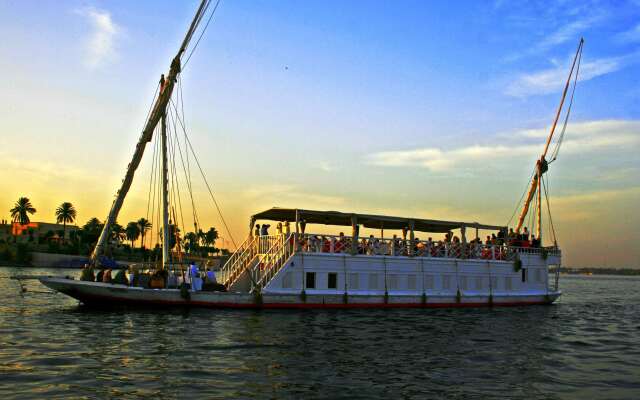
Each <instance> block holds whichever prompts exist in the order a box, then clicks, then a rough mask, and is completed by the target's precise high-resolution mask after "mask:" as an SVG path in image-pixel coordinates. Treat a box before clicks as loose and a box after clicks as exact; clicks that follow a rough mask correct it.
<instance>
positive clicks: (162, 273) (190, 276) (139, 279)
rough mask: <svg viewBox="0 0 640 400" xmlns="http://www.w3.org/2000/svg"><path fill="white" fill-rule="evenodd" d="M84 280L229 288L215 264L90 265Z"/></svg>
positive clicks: (84, 271) (199, 288) (163, 286)
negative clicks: (219, 277)
mask: <svg viewBox="0 0 640 400" xmlns="http://www.w3.org/2000/svg"><path fill="white" fill-rule="evenodd" d="M80 280H82V281H88V282H101V283H111V284H120V285H127V286H134V287H142V288H147V289H180V288H186V289H187V290H190V291H226V288H225V286H224V285H222V284H220V283H218V281H217V279H216V274H215V272H214V270H213V268H211V267H205V269H204V270H200V269H199V268H198V266H197V265H196V264H195V263H191V264H190V265H189V268H187V269H186V270H171V271H167V270H164V269H163V270H156V271H135V270H133V269H132V268H130V267H125V268H122V269H118V270H116V272H115V275H114V272H113V270H112V269H111V268H98V269H95V268H94V267H93V266H91V265H89V264H86V265H85V266H84V268H83V269H82V273H81V275H80Z"/></svg>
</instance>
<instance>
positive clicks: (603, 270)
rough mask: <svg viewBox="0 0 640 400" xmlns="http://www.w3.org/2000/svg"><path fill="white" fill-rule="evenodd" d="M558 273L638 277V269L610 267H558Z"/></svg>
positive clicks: (639, 271)
mask: <svg viewBox="0 0 640 400" xmlns="http://www.w3.org/2000/svg"><path fill="white" fill-rule="evenodd" d="M550 272H552V271H550ZM560 273H561V274H567V275H620V276H640V269H639V268H611V267H582V268H574V267H560Z"/></svg>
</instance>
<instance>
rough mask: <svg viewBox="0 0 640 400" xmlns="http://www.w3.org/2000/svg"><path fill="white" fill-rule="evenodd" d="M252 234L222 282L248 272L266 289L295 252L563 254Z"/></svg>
mask: <svg viewBox="0 0 640 400" xmlns="http://www.w3.org/2000/svg"><path fill="white" fill-rule="evenodd" d="M295 237H296V235H295V234H293V233H291V234H289V235H285V234H279V235H268V236H250V237H249V238H247V240H245V242H244V243H243V244H242V245H241V246H240V247H239V248H238V251H236V252H235V253H234V254H233V255H232V256H231V258H229V261H228V262H227V263H226V264H225V265H224V266H223V267H222V268H221V270H220V272H219V276H220V282H222V283H223V284H224V285H226V286H227V287H230V286H231V285H232V284H233V283H234V282H235V281H236V280H237V279H238V278H239V277H240V276H241V275H242V273H243V272H244V271H248V272H249V274H250V279H251V285H252V287H253V288H254V289H256V288H257V289H258V290H260V289H262V288H263V287H265V286H266V285H267V284H268V283H269V282H270V281H271V279H273V277H274V276H275V275H276V274H277V273H278V271H280V269H281V268H282V267H283V266H284V265H285V263H286V262H287V261H288V260H289V258H290V257H291V256H292V255H293V254H294V253H295V252H304V253H333V254H352V255H359V254H360V255H373V256H398V257H403V256H404V257H428V258H431V257H438V258H454V259H478V260H497V261H513V260H515V259H517V258H518V257H519V256H520V255H524V254H540V255H543V256H545V257H546V256H548V255H552V256H560V250H559V249H558V248H557V247H526V246H525V247H522V246H512V245H511V246H509V245H507V244H504V243H503V244H483V243H479V242H476V241H473V242H471V243H461V242H444V241H428V240H427V241H423V240H418V239H415V240H413V241H411V240H403V239H399V238H375V237H368V238H363V239H361V240H360V241H358V242H357V243H356V245H355V246H353V245H352V241H351V238H350V237H347V236H342V235H340V236H338V235H313V234H305V235H297V237H298V242H297V244H296V243H295Z"/></svg>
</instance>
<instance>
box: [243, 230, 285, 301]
mask: <svg viewBox="0 0 640 400" xmlns="http://www.w3.org/2000/svg"><path fill="white" fill-rule="evenodd" d="M293 238H294V236H293V234H289V235H288V236H285V235H279V236H278V238H277V239H276V240H275V241H273V242H272V243H271V246H270V247H269V249H268V250H267V251H266V252H265V253H262V254H259V255H258V259H259V262H258V263H257V264H256V265H254V266H253V268H252V270H251V280H252V284H253V290H252V291H254V292H255V291H258V292H260V291H262V289H263V288H264V287H265V286H267V285H268V284H269V282H271V280H272V279H273V278H274V277H275V276H276V274H277V273H278V272H279V271H280V270H281V269H282V267H284V266H285V265H286V264H287V262H288V261H289V259H291V257H292V256H293V255H294V253H295V245H294V240H293Z"/></svg>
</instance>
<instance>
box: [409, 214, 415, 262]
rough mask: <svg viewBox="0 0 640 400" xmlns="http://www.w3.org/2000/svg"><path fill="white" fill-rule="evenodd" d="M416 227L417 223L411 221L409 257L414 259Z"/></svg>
mask: <svg viewBox="0 0 640 400" xmlns="http://www.w3.org/2000/svg"><path fill="white" fill-rule="evenodd" d="M414 226H415V222H414V221H413V220H410V221H409V257H413V256H414V255H415V254H414V251H413V249H414V241H415V233H414V231H413V228H414Z"/></svg>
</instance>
